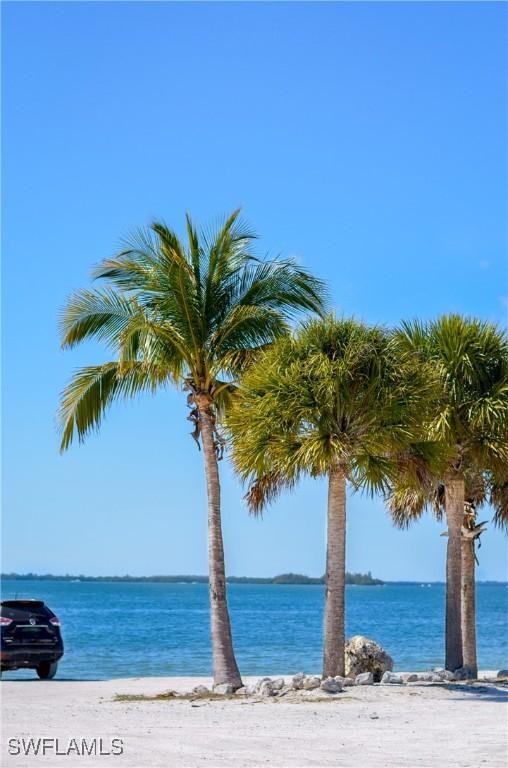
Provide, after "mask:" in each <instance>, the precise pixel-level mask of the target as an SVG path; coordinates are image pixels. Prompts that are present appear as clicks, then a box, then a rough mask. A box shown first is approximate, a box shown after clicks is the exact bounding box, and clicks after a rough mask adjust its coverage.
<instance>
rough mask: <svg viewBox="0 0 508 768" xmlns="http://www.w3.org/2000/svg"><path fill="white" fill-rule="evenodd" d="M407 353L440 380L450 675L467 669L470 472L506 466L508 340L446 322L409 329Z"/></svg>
mask: <svg viewBox="0 0 508 768" xmlns="http://www.w3.org/2000/svg"><path fill="white" fill-rule="evenodd" d="M397 337H398V340H399V342H400V343H401V344H402V345H403V347H404V348H406V349H408V350H411V351H413V352H415V353H416V354H418V355H419V357H420V359H421V360H422V361H425V362H426V363H427V364H431V365H432V366H433V367H434V369H435V371H436V374H437V376H438V377H439V379H440V382H441V387H440V394H439V397H438V399H437V401H436V404H435V414H434V417H433V418H432V420H431V421H430V422H429V426H428V439H429V440H432V441H435V442H436V443H437V444H438V445H439V448H440V452H441V455H442V461H441V470H440V475H439V477H440V480H441V482H442V486H443V495H444V510H445V514H446V520H447V529H448V530H447V534H448V544H447V558H446V642H445V645H446V660H445V664H446V668H447V669H450V670H452V671H453V670H456V669H458V668H460V667H462V666H463V663H464V660H463V650H462V648H463V644H462V608H461V594H462V524H463V517H464V504H465V501H466V498H465V473H466V471H469V472H471V473H474V472H476V473H478V472H480V473H482V472H486V471H490V472H493V473H494V474H502V473H504V471H505V466H506V463H507V462H508V339H507V337H506V335H505V334H504V333H502V332H501V331H500V330H498V329H497V328H496V327H495V326H494V325H492V324H491V323H487V322H483V321H480V320H476V319H468V318H465V317H461V316H460V315H447V316H443V317H440V318H439V319H438V320H436V321H433V322H429V323H420V322H413V323H404V324H403V325H402V327H401V329H400V330H399V332H398V334H397Z"/></svg>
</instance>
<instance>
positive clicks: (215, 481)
mask: <svg viewBox="0 0 508 768" xmlns="http://www.w3.org/2000/svg"><path fill="white" fill-rule="evenodd" d="M186 228H187V242H186V243H184V242H183V241H182V240H180V239H179V238H178V236H177V235H176V234H175V232H174V231H172V230H171V229H169V228H168V227H167V226H166V225H165V224H163V223H160V222H155V223H153V224H152V225H151V226H150V227H149V228H148V229H146V230H140V231H139V232H138V233H137V234H136V235H134V236H133V237H132V238H131V239H130V240H129V241H128V242H127V243H126V247H125V248H124V249H123V250H122V251H121V252H120V253H119V254H118V255H117V256H115V257H114V258H110V259H106V260H105V261H103V262H102V264H101V265H100V266H99V267H98V268H97V269H96V270H95V277H96V278H100V279H102V280H105V281H106V283H107V285H106V287H105V288H103V289H101V290H85V291H80V292H78V293H76V294H75V295H74V296H73V297H72V298H71V299H70V301H69V302H68V304H67V306H66V308H65V310H64V312H63V315H62V318H61V329H62V346H63V347H65V348H70V347H74V346H75V345H76V344H78V343H80V342H82V341H84V340H86V339H93V338H95V339H98V340H100V341H102V342H104V343H105V344H106V345H107V346H108V347H109V349H110V350H111V352H112V358H113V359H112V360H111V362H107V363H103V364H102V365H95V366H89V367H86V368H82V369H80V370H78V372H77V373H76V374H75V375H74V376H73V378H72V380H71V382H70V383H69V385H68V386H67V387H66V388H65V390H64V392H63V395H62V400H61V407H60V421H61V426H62V443H61V447H62V450H65V449H67V448H68V447H69V445H70V443H71V442H72V440H73V438H74V437H77V438H78V439H79V440H80V441H81V440H83V439H84V438H85V436H86V435H87V434H88V433H89V432H91V431H92V430H94V429H97V428H98V427H99V426H100V424H101V421H102V418H103V415H104V413H105V411H106V409H107V408H108V407H109V406H110V405H111V404H112V403H113V402H114V401H115V400H117V399H119V398H129V397H134V396H136V395H137V394H138V393H140V392H143V391H148V392H155V391H156V390H157V389H159V388H163V387H166V386H168V385H170V384H174V385H176V386H179V387H183V389H185V390H186V391H187V392H188V397H187V403H188V406H189V408H190V415H189V419H190V420H191V421H192V422H193V425H194V430H193V432H192V436H193V438H194V439H195V440H196V442H197V443H198V446H199V444H200V442H201V443H202V446H203V456H204V464H205V475H206V486H207V494H208V557H209V591H210V614H211V635H212V651H213V676H214V683H215V684H216V685H218V684H221V683H229V684H231V685H233V686H234V687H239V686H240V685H241V679H240V673H239V671H238V666H237V664H236V660H235V655H234V651H233V643H232V638H231V627H230V620H229V613H228V607H227V601H226V580H225V567H224V548H223V539H222V530H221V513H220V484H219V470H218V460H219V459H220V458H221V457H222V453H223V448H224V439H223V437H222V435H221V432H220V430H219V424H218V419H219V417H220V416H221V414H222V412H223V409H224V408H225V406H226V405H227V403H228V401H229V399H230V397H231V393H232V391H233V390H234V386H235V381H236V379H237V377H238V376H239V374H240V373H241V372H242V371H243V370H244V369H245V368H246V367H247V366H248V365H249V363H250V362H251V361H252V360H253V359H254V358H255V356H256V355H257V354H258V353H259V352H260V350H262V349H263V348H265V347H266V346H267V345H269V344H271V343H272V342H273V341H274V339H275V338H277V337H278V336H280V335H281V334H285V333H287V332H288V322H289V320H290V319H291V318H292V317H293V316H294V315H296V314H297V313H299V312H301V311H307V310H308V311H314V312H320V311H321V310H322V306H323V300H324V288H323V284H322V283H321V281H319V280H317V279H316V278H314V277H312V276H311V275H310V274H309V273H308V272H306V271H305V270H304V269H302V268H301V267H299V266H297V265H296V264H295V263H294V262H293V261H291V260H284V261H283V260H278V261H262V260H259V259H257V258H255V256H254V255H253V254H252V252H251V248H252V241H253V239H254V234H253V233H252V232H251V231H250V230H249V229H248V228H247V227H246V226H245V225H244V224H242V223H241V221H240V219H239V212H238V211H235V212H234V213H233V214H232V215H231V216H229V218H227V219H226V220H225V221H224V222H223V223H222V224H221V225H220V226H219V227H218V228H217V229H216V230H212V231H204V230H197V229H196V227H195V226H194V224H193V222H192V220H191V219H190V217H189V216H187V218H186Z"/></svg>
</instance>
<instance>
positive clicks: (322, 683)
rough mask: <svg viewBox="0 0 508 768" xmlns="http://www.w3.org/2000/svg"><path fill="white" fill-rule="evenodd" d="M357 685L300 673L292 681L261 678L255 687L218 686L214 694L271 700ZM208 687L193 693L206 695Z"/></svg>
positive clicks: (200, 688) (339, 678)
mask: <svg viewBox="0 0 508 768" xmlns="http://www.w3.org/2000/svg"><path fill="white" fill-rule="evenodd" d="M350 685H355V680H353V679H352V678H348V677H340V676H337V677H325V678H323V677H319V676H318V675H306V674H304V673H303V672H299V673H298V674H296V675H293V677H292V678H291V680H289V681H286V680H285V679H284V678H283V677H277V678H271V677H261V678H260V679H259V680H258V681H257V682H256V683H254V684H253V685H246V686H244V687H242V688H238V689H237V690H236V691H235V690H234V688H233V686H232V685H228V684H227V683H226V684H223V685H216V686H214V688H213V693H220V694H226V695H231V694H233V693H235V694H236V695H239V696H242V695H243V696H260V697H261V698H270V697H272V696H285V695H286V694H288V693H292V692H296V691H298V692H301V693H302V694H304V695H305V694H307V693H309V692H311V691H318V692H321V693H326V694H335V693H340V692H341V691H342V690H343V688H346V687H347V686H350ZM207 690H208V689H206V686H202V685H198V686H196V688H194V691H193V693H196V694H205V693H206V691H207Z"/></svg>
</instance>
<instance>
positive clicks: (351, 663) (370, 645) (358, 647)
mask: <svg viewBox="0 0 508 768" xmlns="http://www.w3.org/2000/svg"><path fill="white" fill-rule="evenodd" d="M345 656H346V675H347V676H348V677H354V678H356V677H357V676H358V675H360V674H362V673H363V672H372V675H373V677H374V682H375V683H379V682H380V680H381V678H382V676H383V674H384V673H385V672H391V671H392V669H393V659H392V658H391V656H389V655H388V654H387V652H386V651H385V650H384V649H383V648H381V646H380V645H378V643H376V642H374V640H369V639H368V638H367V637H363V636H362V635H355V636H354V637H352V638H351V640H349V641H348V642H347V643H346V648H345Z"/></svg>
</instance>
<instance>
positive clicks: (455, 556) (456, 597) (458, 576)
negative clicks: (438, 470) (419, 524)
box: [445, 474, 464, 672]
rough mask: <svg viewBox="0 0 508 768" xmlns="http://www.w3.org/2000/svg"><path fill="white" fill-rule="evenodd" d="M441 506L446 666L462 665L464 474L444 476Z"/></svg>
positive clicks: (447, 667) (453, 667) (450, 667)
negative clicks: (444, 536)
mask: <svg viewBox="0 0 508 768" xmlns="http://www.w3.org/2000/svg"><path fill="white" fill-rule="evenodd" d="M445 509H446V520H447V523H448V546H447V551H446V659H445V666H446V669H449V670H451V671H452V672H453V671H454V670H455V669H458V668H459V667H462V665H463V662H462V619H461V613H462V611H461V593H462V544H461V538H462V537H461V528H462V520H463V517H464V478H463V477H461V476H460V475H457V474H454V475H451V476H449V477H447V478H446V480H445Z"/></svg>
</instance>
